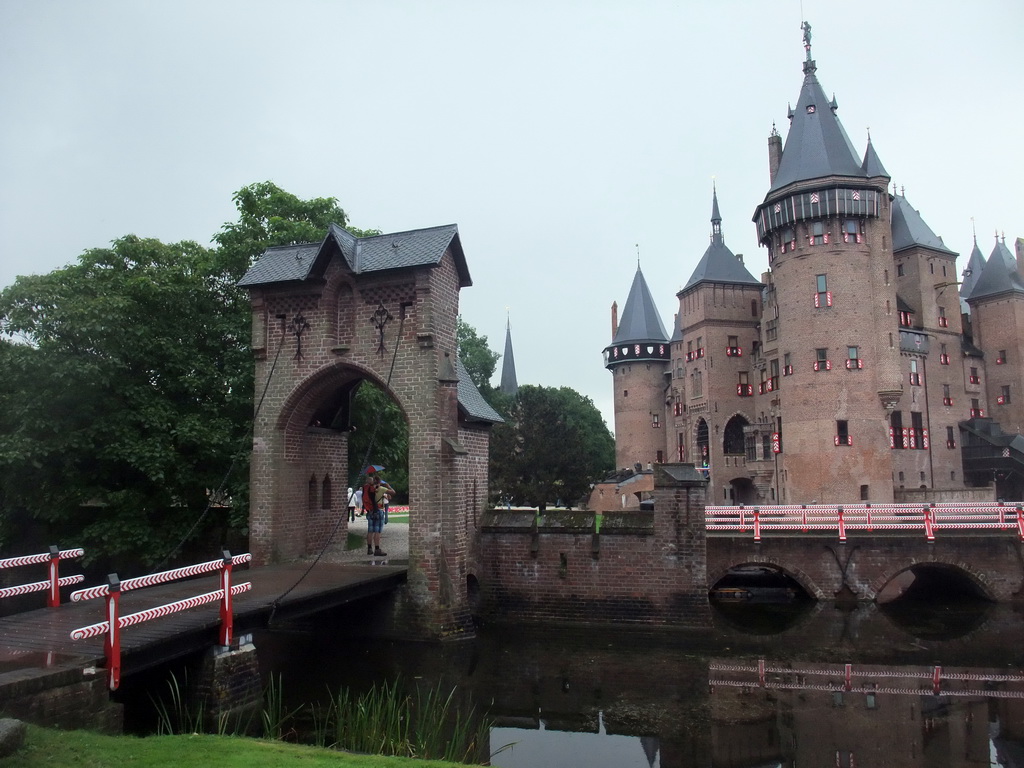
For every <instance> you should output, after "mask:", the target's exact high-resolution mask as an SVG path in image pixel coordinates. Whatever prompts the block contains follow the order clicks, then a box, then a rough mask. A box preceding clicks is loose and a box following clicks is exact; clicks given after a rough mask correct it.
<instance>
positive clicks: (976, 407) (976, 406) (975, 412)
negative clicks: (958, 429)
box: [971, 397, 985, 419]
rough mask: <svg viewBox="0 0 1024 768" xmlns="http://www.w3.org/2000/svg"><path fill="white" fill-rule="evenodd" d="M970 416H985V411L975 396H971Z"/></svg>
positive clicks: (978, 417)
mask: <svg viewBox="0 0 1024 768" xmlns="http://www.w3.org/2000/svg"><path fill="white" fill-rule="evenodd" d="M971 418H972V419H983V418H985V411H984V410H983V409H982V407H981V401H980V400H978V398H976V397H972V398H971Z"/></svg>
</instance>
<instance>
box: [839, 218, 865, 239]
mask: <svg viewBox="0 0 1024 768" xmlns="http://www.w3.org/2000/svg"><path fill="white" fill-rule="evenodd" d="M843 242H844V243H863V242H864V223H863V222H861V221H859V220H858V219H847V220H846V221H844V222H843Z"/></svg>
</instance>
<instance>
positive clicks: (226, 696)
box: [195, 642, 263, 733]
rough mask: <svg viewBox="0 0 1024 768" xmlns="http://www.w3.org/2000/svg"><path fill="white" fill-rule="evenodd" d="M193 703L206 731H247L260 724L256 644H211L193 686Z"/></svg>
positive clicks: (261, 698) (260, 696) (261, 694)
mask: <svg viewBox="0 0 1024 768" xmlns="http://www.w3.org/2000/svg"><path fill="white" fill-rule="evenodd" d="M195 703H196V705H197V707H198V708H200V709H199V711H201V712H202V713H203V719H204V721H205V723H204V724H205V727H206V729H207V731H208V732H210V733H219V732H221V731H225V732H227V733H235V732H236V731H251V730H252V729H253V728H254V726H258V725H259V724H260V711H261V709H262V708H263V686H262V684H261V682H260V669H259V660H258V659H257V658H256V646H254V645H253V644H252V643H251V642H250V643H246V644H244V645H241V646H240V647H238V648H221V647H215V648H212V649H211V650H210V651H208V652H207V654H206V657H205V658H204V659H203V665H202V669H201V670H200V673H199V680H198V683H197V685H196V691H195Z"/></svg>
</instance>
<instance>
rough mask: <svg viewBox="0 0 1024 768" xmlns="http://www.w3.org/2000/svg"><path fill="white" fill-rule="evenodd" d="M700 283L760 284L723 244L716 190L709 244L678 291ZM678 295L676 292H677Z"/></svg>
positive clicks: (713, 195)
mask: <svg viewBox="0 0 1024 768" xmlns="http://www.w3.org/2000/svg"><path fill="white" fill-rule="evenodd" d="M700 283H726V284H729V285H758V286H759V285H761V281H760V280H758V279H756V278H755V277H754V276H753V275H751V274H750V272H749V271H748V270H747V268H746V267H745V266H743V262H742V261H740V260H739V259H738V258H737V257H736V254H734V253H733V252H732V251H731V250H729V247H728V246H727V245H726V244H725V238H723V237H722V216H721V214H720V213H719V212H718V190H715V191H714V193H713V194H712V203H711V244H710V245H709V246H708V248H707V250H706V251H704V255H703V256H701V258H700V261H698V262H697V266H696V267H695V268H694V270H693V274H691V275H690V279H689V281H687V283H686V285H685V286H684V287H683V290H682V291H680V292H679V293H683V292H684V291H687V290H689V289H690V288H693V287H694V286H696V285H698V284H700ZM677 295H678V294H677Z"/></svg>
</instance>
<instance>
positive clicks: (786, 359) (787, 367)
mask: <svg viewBox="0 0 1024 768" xmlns="http://www.w3.org/2000/svg"><path fill="white" fill-rule="evenodd" d="M782 375H783V376H792V375H793V361H792V360H791V358H790V355H789V352H786V353H785V354H784V355H783V356H782Z"/></svg>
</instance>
